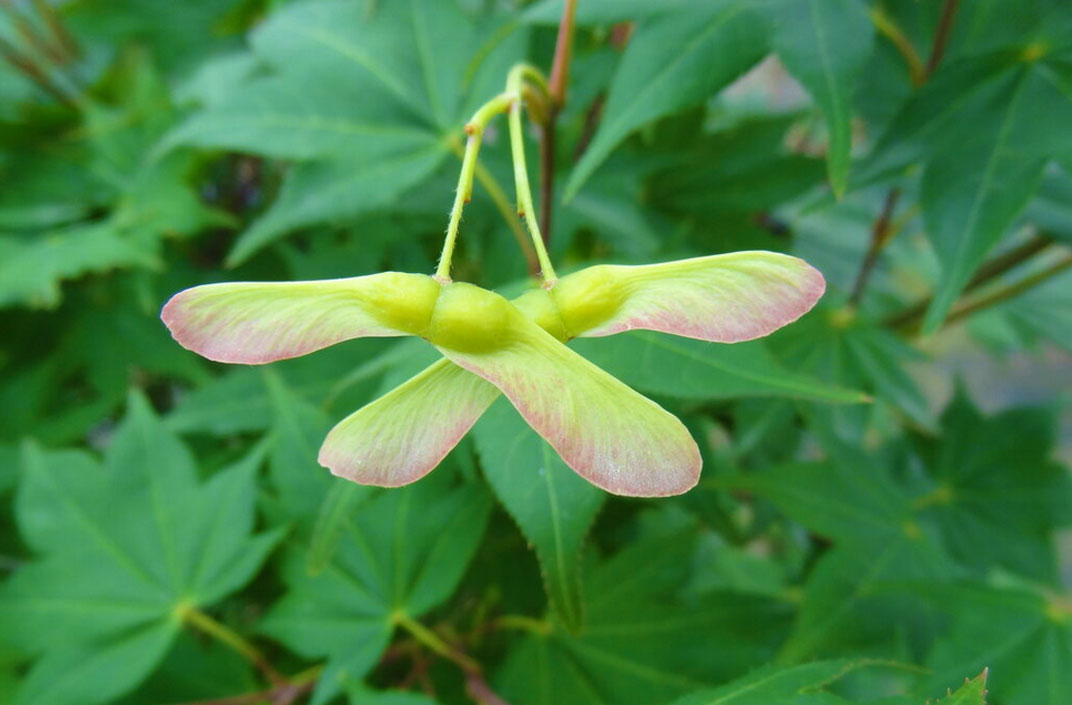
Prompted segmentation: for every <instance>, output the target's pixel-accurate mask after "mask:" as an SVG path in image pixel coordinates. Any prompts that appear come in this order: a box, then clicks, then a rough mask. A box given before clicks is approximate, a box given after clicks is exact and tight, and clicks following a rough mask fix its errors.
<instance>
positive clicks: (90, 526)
mask: <svg viewBox="0 0 1072 705" xmlns="http://www.w3.org/2000/svg"><path fill="white" fill-rule="evenodd" d="M259 462H260V458H259V457H257V456H253V457H250V458H247V459H246V460H244V461H243V462H241V463H239V464H237V465H235V466H233V467H231V468H229V469H226V470H223V471H221V472H219V473H217V474H216V475H215V476H213V477H212V478H211V479H209V480H208V481H207V482H201V481H200V480H199V479H198V475H197V468H196V466H195V464H194V462H193V458H192V457H191V455H190V452H189V451H188V450H187V449H186V447H185V446H184V445H183V444H182V443H181V442H180V441H179V440H178V439H177V438H175V437H174V436H173V435H172V434H171V433H169V432H168V431H166V430H165V429H164V427H163V425H162V424H161V423H160V421H159V420H158V419H157V418H156V417H155V416H154V415H153V413H152V411H151V409H150V408H149V405H148V403H147V402H146V401H145V400H144V399H143V398H142V397H141V396H139V395H137V394H133V395H131V397H130V405H129V412H128V415H127V417H126V419H125V420H124V422H123V423H122V424H121V425H120V427H119V429H118V430H117V432H116V435H115V438H114V439H113V440H112V442H111V444H110V445H109V447H108V449H107V451H106V453H105V457H104V460H103V463H102V462H99V461H98V460H97V459H96V458H94V457H93V456H91V455H90V454H88V453H85V452H82V451H57V452H48V451H44V450H41V449H39V448H37V447H36V446H34V445H28V446H27V447H26V448H25V449H24V452H23V463H24V477H23V481H22V484H21V485H20V487H19V491H18V496H17V499H16V519H17V521H18V526H19V530H20V533H21V534H22V536H23V538H24V539H25V540H26V542H27V543H28V544H29V545H30V547H31V548H32V549H33V551H34V552H35V553H36V554H37V556H38V557H37V558H36V559H34V560H32V561H31V562H29V563H28V564H27V565H25V566H24V567H22V568H21V569H19V570H18V571H17V572H16V573H15V575H14V576H13V577H12V578H11V580H10V581H9V582H8V583H7V584H6V585H5V586H4V588H3V590H2V592H0V615H2V618H0V635H2V636H3V637H4V638H5V639H6V640H9V641H13V642H14V643H15V644H16V645H17V646H18V647H19V648H20V650H22V651H25V652H27V653H29V654H31V655H35V656H39V658H38V660H37V661H36V662H35V664H34V666H33V668H32V669H31V671H30V673H29V675H28V676H27V678H26V680H25V682H24V684H23V686H22V689H21V690H20V692H19V699H18V700H17V702H18V703H26V704H30V703H33V704H34V705H63V704H65V703H71V704H74V703H98V702H105V701H107V700H109V699H111V698H113V697H115V696H117V695H119V694H121V693H123V692H126V691H128V690H129V689H131V688H132V687H134V686H135V685H136V684H137V683H139V682H140V681H141V680H143V679H144V678H145V677H146V676H147V675H148V674H149V673H150V672H151V671H152V670H153V669H154V667H155V666H156V665H157V664H158V663H159V662H160V660H161V659H162V658H163V657H164V655H165V654H166V653H167V651H168V649H169V648H170V647H171V645H172V644H173V643H174V640H175V638H176V636H177V635H178V634H179V631H180V629H181V628H182V626H183V621H184V618H185V617H186V615H187V614H188V613H189V611H190V610H193V609H197V608H200V607H205V606H208V605H212V604H214V603H216V602H218V601H219V600H220V599H222V598H224V597H226V596H227V595H229V594H231V593H233V592H234V591H235V590H237V589H239V588H241V587H242V586H243V585H244V584H245V583H246V582H248V581H249V579H250V578H251V577H252V576H253V574H254V573H256V571H257V569H258V568H259V567H260V565H261V563H263V561H264V559H265V557H266V556H267V555H268V553H269V552H270V551H271V550H272V548H273V547H274V546H275V544H276V543H277V542H278V540H279V538H280V535H281V534H280V532H279V531H272V532H267V533H262V534H259V535H254V534H253V533H252V527H253V502H254V498H255V494H256V493H255V489H254V480H255V473H256V468H257V465H258V464H259Z"/></svg>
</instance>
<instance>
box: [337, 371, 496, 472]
mask: <svg viewBox="0 0 1072 705" xmlns="http://www.w3.org/2000/svg"><path fill="white" fill-rule="evenodd" d="M498 396H499V390H498V389H496V388H495V387H494V386H492V385H491V384H489V383H488V382H485V381H484V380H483V379H481V378H480V377H477V376H476V375H473V374H470V373H469V372H467V371H465V370H463V369H461V368H459V367H457V366H456V365H454V364H453V363H451V362H450V361H448V360H440V361H439V362H437V363H435V364H433V365H431V366H429V367H428V368H426V369H425V370H424V371H423V372H421V373H419V374H418V375H416V376H415V377H413V378H411V379H410V380H408V381H406V382H405V383H403V384H401V385H399V386H398V387H395V388H394V389H393V390H391V391H390V392H388V393H387V394H385V395H384V396H382V397H380V398H379V399H377V400H376V401H374V402H372V403H370V404H367V405H366V406H364V407H362V408H361V409H359V410H358V411H356V412H354V413H353V414H351V415H350V416H348V417H347V418H345V419H343V420H342V421H341V422H339V423H338V424H337V425H336V426H335V428H333V429H331V432H330V433H328V436H327V438H326V439H325V440H324V444H323V446H321V448H320V454H319V457H318V461H319V463H320V464H321V465H323V466H324V467H326V468H327V469H328V470H330V471H331V472H332V474H333V475H336V476H338V477H343V478H346V479H347V480H350V481H352V482H356V483H358V484H361V485H376V486H379V487H401V486H402V485H408V484H410V483H411V482H416V481H417V480H419V479H421V478H422V477H424V476H425V475H427V474H428V473H429V472H431V471H432V470H434V469H435V468H436V466H438V465H439V463H440V462H441V461H442V460H443V458H445V457H446V456H447V454H448V453H449V452H450V451H451V450H452V449H453V448H454V447H455V446H456V445H458V442H459V441H460V440H461V439H462V437H463V436H465V434H466V433H468V432H469V429H470V428H472V427H473V424H474V423H476V421H477V419H479V418H480V416H481V415H482V414H483V413H484V412H485V411H486V410H487V408H488V406H490V405H491V403H492V402H493V401H495V399H496V398H498Z"/></svg>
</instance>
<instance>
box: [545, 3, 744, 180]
mask: <svg viewBox="0 0 1072 705" xmlns="http://www.w3.org/2000/svg"><path fill="white" fill-rule="evenodd" d="M764 49H765V42H764V37H763V33H762V28H761V25H760V23H759V21H758V20H757V18H756V17H755V16H753V15H752V13H751V12H750V11H749V10H747V9H745V8H744V7H743V6H742V5H740V4H737V3H724V2H716V3H711V4H710V5H708V6H704V7H696V8H690V9H689V10H688V11H686V12H681V13H677V14H674V15H670V16H668V17H659V18H653V19H651V20H650V21H648V22H646V23H645V24H643V25H642V26H640V27H638V29H637V32H636V36H635V37H633V39H632V40H631V41H630V42H629V46H628V48H627V49H626V52H625V55H624V56H623V57H622V62H621V64H620V66H619V67H618V71H617V73H616V74H615V76H614V80H613V81H612V83H611V86H610V90H609V93H608V95H607V104H606V108H605V109H604V110H603V118H602V121H601V123H600V126H599V130H598V131H597V132H596V135H595V137H594V138H593V139H592V143H591V145H589V147H588V149H587V150H586V151H585V153H584V156H583V157H581V159H580V161H579V162H578V163H577V165H576V167H574V169H573V173H572V174H570V178H569V181H568V182H567V184H566V190H565V192H564V194H563V197H564V198H565V200H567V201H568V200H570V199H571V198H572V197H573V196H574V194H576V193H577V191H578V190H579V189H580V188H581V186H582V185H583V184H584V182H585V181H587V179H588V177H589V176H591V175H592V173H593V172H594V171H595V170H596V169H597V168H598V167H599V165H600V164H602V163H603V162H604V161H605V160H606V158H607V156H608V155H609V154H610V152H611V150H613V149H614V148H615V147H616V146H617V145H618V144H619V143H620V142H621V141H622V140H623V139H625V137H626V136H628V135H629V134H630V133H631V132H633V131H634V130H636V129H637V128H638V127H640V126H641V125H644V124H647V123H649V122H652V121H653V120H656V119H657V118H660V117H664V116H666V115H669V114H671V113H674V112H676V111H678V110H681V109H682V108H686V107H689V106H690V105H695V104H697V103H699V102H701V101H703V100H704V99H706V98H707V97H709V96H710V95H711V94H712V93H714V92H715V91H716V90H718V89H720V88H723V87H725V86H726V85H727V84H729V82H730V81H732V80H733V79H734V78H736V77H737V76H739V75H740V74H742V73H744V72H745V71H746V70H747V69H748V68H749V67H751V66H752V65H753V64H755V63H756V62H757V61H759V59H760V58H762V56H763V52H764Z"/></svg>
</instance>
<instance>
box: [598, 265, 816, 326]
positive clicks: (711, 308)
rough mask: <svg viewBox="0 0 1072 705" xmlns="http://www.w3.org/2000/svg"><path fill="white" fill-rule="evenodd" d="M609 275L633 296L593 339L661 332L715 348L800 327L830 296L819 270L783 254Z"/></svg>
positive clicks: (621, 270)
mask: <svg viewBox="0 0 1072 705" xmlns="http://www.w3.org/2000/svg"><path fill="white" fill-rule="evenodd" d="M609 269H610V270H611V271H612V272H613V273H614V274H615V275H617V276H619V277H620V278H621V281H622V282H623V284H624V286H625V288H626V290H627V291H628V292H629V293H628V294H627V295H626V297H625V300H624V301H623V303H622V305H621V306H620V308H619V309H618V311H617V312H616V314H615V315H613V316H611V317H610V318H609V319H608V320H606V321H604V322H602V323H601V324H600V325H597V326H595V327H593V328H591V329H589V330H586V331H584V332H583V333H582V335H584V336H586V337H598V336H606V335H613V334H615V333H623V332H626V331H630V330H654V331H659V332H662V333H669V334H671V335H680V336H682V337H686V338H695V339H698V340H706V341H709V342H714V343H739V342H744V341H747V340H755V339H756V338H762V337H764V336H767V335H770V334H771V333H773V332H774V331H776V330H778V329H779V328H781V327H783V326H786V325H788V324H790V323H792V322H794V321H796V320H797V319H798V318H800V317H801V316H803V315H804V314H805V313H807V312H808V311H810V310H811V309H812V308H813V307H814V306H815V304H816V302H818V301H819V299H820V298H822V296H823V294H824V293H825V291H826V280H825V279H824V278H823V275H822V273H820V272H819V270H817V269H815V268H814V267H812V266H811V265H810V264H808V263H807V262H805V261H804V260H801V259H798V258H796V257H790V256H788V255H780V254H775V253H765V252H760V253H751V252H742V253H734V254H733V255H717V256H714V257H710V258H698V259H696V260H684V261H682V262H670V263H666V264H665V265H646V266H642V267H614V268H609Z"/></svg>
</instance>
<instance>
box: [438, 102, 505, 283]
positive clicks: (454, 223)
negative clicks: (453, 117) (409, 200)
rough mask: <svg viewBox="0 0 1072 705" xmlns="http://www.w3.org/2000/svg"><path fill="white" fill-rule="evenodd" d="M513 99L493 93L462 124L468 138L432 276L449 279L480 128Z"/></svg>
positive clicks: (470, 194) (470, 187) (468, 196)
mask: <svg viewBox="0 0 1072 705" xmlns="http://www.w3.org/2000/svg"><path fill="white" fill-rule="evenodd" d="M516 100H518V98H516V97H515V96H512V95H509V94H507V93H502V94H500V95H497V96H495V97H494V98H492V99H491V100H489V101H488V102H487V103H484V105H482V106H480V107H479V108H478V109H477V111H476V112H475V113H473V117H472V118H471V119H470V120H469V122H468V123H466V125H465V133H466V134H467V135H469V138H468V139H467V140H466V142H465V153H464V154H463V155H462V171H461V174H459V176H458V189H457V191H456V192H455V194H454V207H453V208H451V210H450V221H449V223H448V225H447V237H446V239H445V240H444V241H443V253H442V254H441V255H440V256H439V266H438V267H437V268H436V274H435V276H436V279H439V280H440V281H443V282H448V281H450V263H451V260H452V259H453V257H454V245H455V243H456V242H457V239H458V228H459V226H460V225H461V222H462V211H463V210H464V209H465V204H466V203H468V202H469V201H470V200H471V199H472V198H473V177H474V176H475V174H476V168H477V155H478V154H479V153H480V143H481V141H482V140H483V137H484V129H485V128H486V127H487V125H488V122H490V121H491V119H492V118H493V117H495V116H496V115H498V114H499V113H504V112H506V111H507V110H509V109H510V106H511V105H512V104H513V103H514V102H515V101H516Z"/></svg>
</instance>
